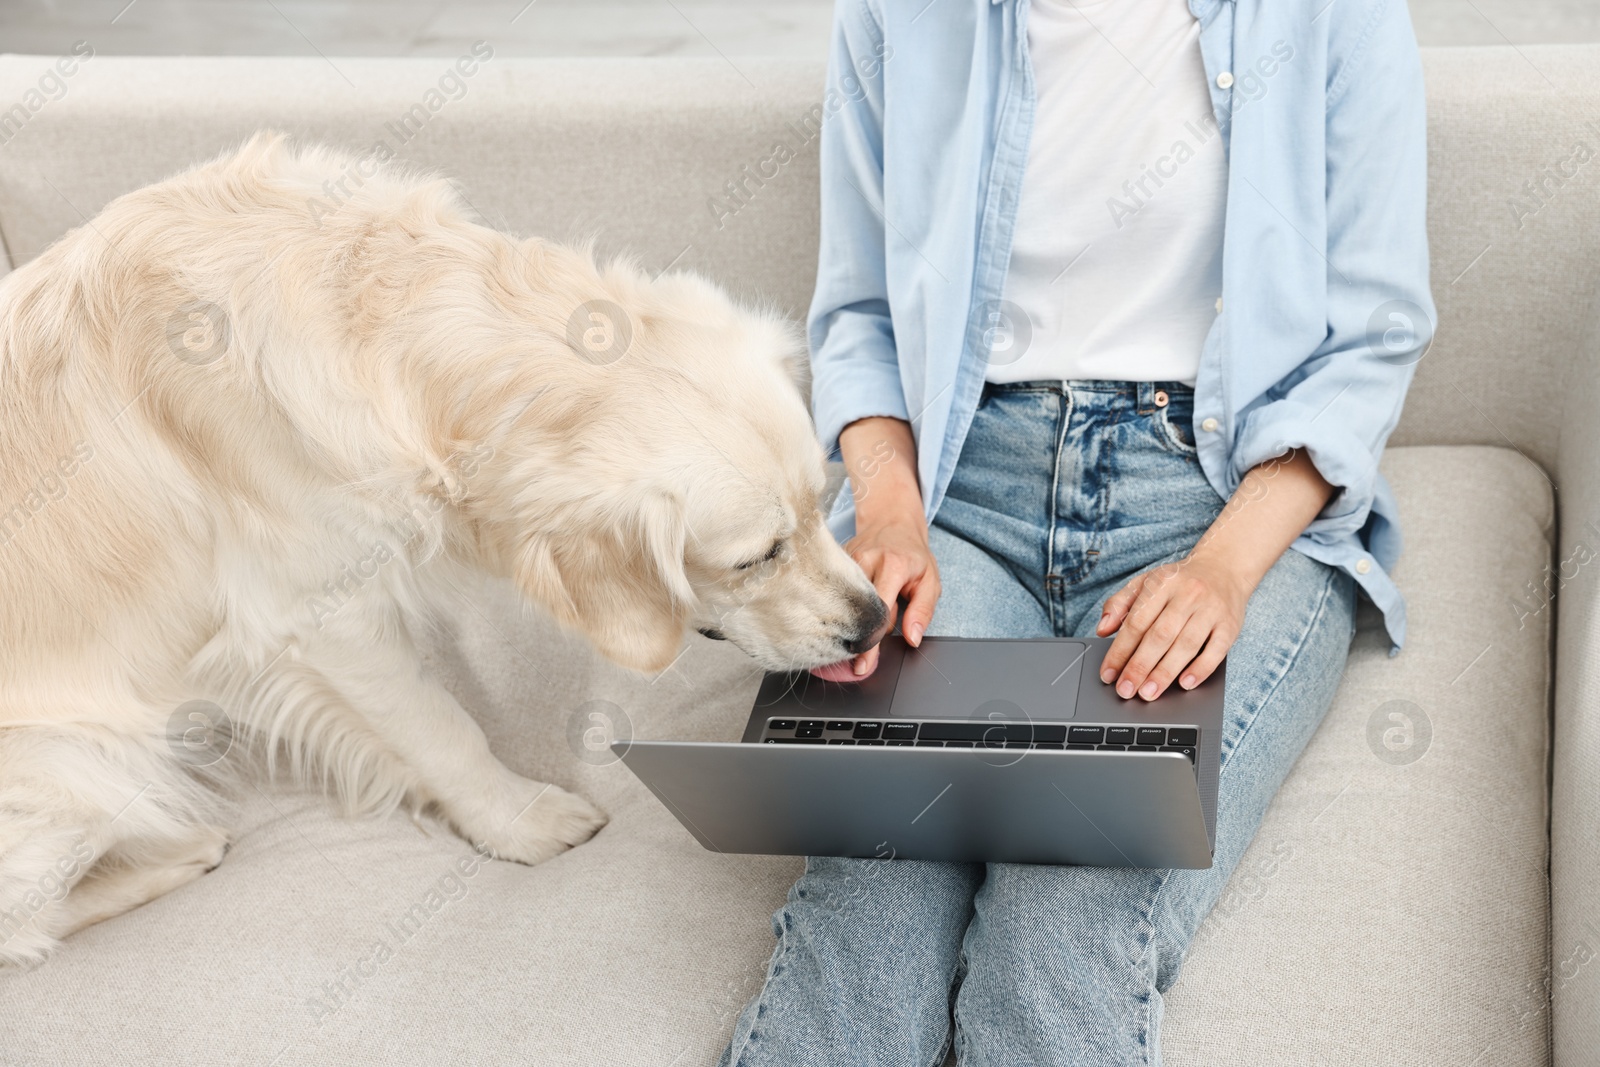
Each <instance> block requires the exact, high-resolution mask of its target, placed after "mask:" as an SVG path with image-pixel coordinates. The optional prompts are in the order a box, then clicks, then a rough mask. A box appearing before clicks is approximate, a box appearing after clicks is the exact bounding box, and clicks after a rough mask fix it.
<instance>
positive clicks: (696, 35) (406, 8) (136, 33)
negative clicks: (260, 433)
mask: <svg viewBox="0 0 1600 1067" xmlns="http://www.w3.org/2000/svg"><path fill="white" fill-rule="evenodd" d="M933 2H934V3H939V2H945V3H948V2H951V0H933ZM1332 2H1338V0H1332ZM1410 3H1411V17H1412V21H1413V22H1414V23H1415V25H1416V29H1417V36H1418V38H1419V39H1420V40H1421V42H1422V43H1423V44H1425V45H1492V44H1513V45H1520V44H1535V43H1541V42H1579V41H1600V0H1410ZM832 9H833V3H832V0H721V2H706V0H491V2H485V3H468V2H442V3H441V2H439V0H132V2H131V3H130V2H129V0H0V51H5V52H39V53H59V52H62V51H64V50H66V49H67V48H68V47H70V45H71V44H72V43H73V42H74V41H78V40H86V41H88V42H89V43H90V44H92V45H93V46H94V48H95V50H96V51H97V52H99V53H100V54H102V55H140V54H145V55H314V54H317V53H321V54H323V55H330V56H433V55H436V56H454V55H455V54H456V53H457V52H459V51H460V49H461V46H462V44H463V43H470V42H472V41H475V40H479V39H482V40H486V41H489V42H490V43H491V44H493V46H494V49H495V54H496V55H502V56H517V55H520V56H715V55H718V54H721V55H726V56H787V57H791V58H816V59H821V58H822V57H823V56H824V55H825V54H826V49H827V41H828V24H829V19H830V16H831V14H832Z"/></svg>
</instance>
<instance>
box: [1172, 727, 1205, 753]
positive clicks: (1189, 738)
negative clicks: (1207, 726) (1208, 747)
mask: <svg viewBox="0 0 1600 1067" xmlns="http://www.w3.org/2000/svg"><path fill="white" fill-rule="evenodd" d="M1199 740H1200V731H1199V730H1195V729H1191V728H1189V727H1184V726H1174V727H1173V728H1172V729H1170V730H1168V731H1167V744H1169V745H1177V746H1178V747H1180V748H1192V747H1194V745H1195V744H1196V743H1198V742H1199Z"/></svg>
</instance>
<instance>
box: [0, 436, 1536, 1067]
mask: <svg viewBox="0 0 1600 1067" xmlns="http://www.w3.org/2000/svg"><path fill="white" fill-rule="evenodd" d="M1384 468H1385V470H1386V472H1387V473H1388V474H1389V476H1390V478H1391V479H1392V480H1393V482H1394V485H1395V487H1396V490H1397V492H1398V494H1399V497H1400V501H1401V506H1402V510H1403V514H1404V521H1405V523H1406V531H1407V542H1408V544H1407V552H1406V555H1405V557H1404V559H1403V561H1402V562H1401V564H1400V567H1399V569H1398V571H1397V573H1396V577H1397V579H1398V580H1399V582H1400V584H1401V586H1402V588H1403V589H1404V590H1405V592H1406V595H1407V598H1408V601H1409V604H1410V610H1411V628H1410V637H1409V644H1408V645H1407V647H1406V649H1405V651H1404V652H1403V653H1402V654H1401V655H1400V656H1398V657H1396V658H1393V659H1391V658H1390V657H1389V656H1388V655H1387V649H1386V642H1385V640H1384V638H1383V633H1382V629H1381V626H1380V625H1379V623H1378V620H1377V619H1376V617H1375V616H1374V615H1373V614H1371V613H1370V612H1368V613H1366V614H1365V615H1364V617H1363V618H1362V620H1361V628H1360V630H1359V633H1358V636H1357V638H1356V642H1355V647H1354V648H1353V650H1352V654H1351V660H1350V667H1349V670H1348V672H1347V674H1346V676H1345V680H1344V682H1343V685H1342V686H1341V689H1340V692H1339V696H1338V698H1337V702H1336V704H1335V707H1334V708H1333V710H1332V712H1331V713H1330V714H1329V716H1328V718H1327V720H1326V722H1325V723H1324V725H1323V727H1322V729H1321V730H1320V731H1319V732H1318V734H1317V735H1316V737H1315V739H1314V740H1313V741H1312V743H1311V746H1310V748H1309V749H1308V750H1307V752H1306V753H1305V755H1304V757H1303V758H1302V759H1301V760H1300V762H1299V764H1298V765H1297V767H1296V768H1295V770H1294V772H1293V773H1292V775H1291V776H1290V778H1289V781H1288V783H1287V785H1286V786H1285V787H1284V789H1283V791H1282V792H1281V794H1280V795H1279V796H1278V798H1277V800H1276V801H1275V803H1274V804H1273V806H1272V810H1271V812H1270V814H1269V816H1268V818H1267V821H1266V823H1265V825H1264V827H1263V829H1262V832H1261V835H1260V837H1259V838H1258V839H1257V841H1256V843H1255V844H1254V845H1253V846H1252V848H1251V850H1250V852H1249V853H1248V854H1247V856H1246V858H1245V860H1244V863H1243V865H1242V867H1241V868H1240V870H1239V872H1238V873H1237V874H1236V876H1235V877H1234V879H1233V882H1232V883H1231V885H1230V887H1229V890H1228V893H1227V895H1226V896H1225V897H1224V899H1223V901H1222V903H1221V905H1220V906H1219V908H1218V910H1217V912H1216V913H1214V914H1213V915H1212V917H1211V918H1210V919H1209V920H1208V921H1207V923H1206V925H1205V927H1204V928H1203V929H1202V932H1201V935H1200V938H1199V940H1198V942H1197V946H1196V948H1195V950H1194V952H1193V954H1192V956H1191V958H1190V960H1189V962H1188V965H1187V967H1186V969H1185V971H1184V973H1183V976H1182V978H1181V979H1180V981H1179V983H1178V986H1177V987H1176V988H1175V989H1174V990H1173V992H1172V993H1171V995H1170V997H1169V1003H1168V1008H1167V1025H1166V1059H1167V1062H1168V1063H1171V1064H1177V1065H1180V1067H1181V1065H1184V1064H1207V1063H1219V1062H1235V1063H1273V1064H1284V1065H1295V1064H1307V1065H1310V1064H1326V1063H1331V1062H1362V1063H1368V1064H1397V1065H1398V1064H1405V1065H1407V1067H1416V1065H1420V1064H1433V1063H1437V1064H1441V1065H1442V1064H1449V1065H1451V1067H1461V1065H1463V1064H1468V1063H1472V1062H1475V1061H1476V1062H1483V1063H1519V1064H1531V1063H1543V1062H1546V1061H1547V1058H1548V1056H1547V1037H1546V1033H1547V1029H1546V1023H1547V1019H1546V1016H1545V1012H1546V1010H1547V1006H1546V1003H1545V1001H1544V999H1543V997H1542V994H1541V993H1540V989H1541V988H1542V987H1541V986H1540V985H1539V979H1540V976H1541V975H1542V973H1543V967H1544V963H1545V959H1546V951H1547V945H1548V942H1547V904H1546V878H1545V866H1546V855H1547V852H1546V844H1545V841H1546V839H1545V795H1546V794H1545V785H1544V783H1545V747H1546V691H1547V686H1548V679H1547V672H1548V667H1549V659H1548V638H1549V630H1548V622H1549V618H1550V611H1549V610H1548V606H1547V605H1542V604H1541V602H1540V601H1539V600H1538V599H1537V598H1535V597H1532V596H1530V595H1529V594H1528V591H1527V589H1526V588H1525V583H1527V582H1529V581H1530V580H1534V581H1535V584H1537V579H1539V578H1540V576H1542V575H1543V574H1544V568H1545V567H1546V565H1547V564H1548V562H1549V560H1550V536H1551V529H1550V526H1551V517H1552V504H1551V496H1550V490H1549V486H1548V484H1547V483H1546V481H1545V480H1544V478H1543V476H1542V475H1541V474H1540V473H1539V471H1538V469H1537V468H1535V467H1534V466H1533V465H1532V464H1531V463H1529V462H1528V461H1527V460H1525V459H1523V458H1521V457H1520V456H1518V455H1517V454H1516V453H1514V452H1512V451H1510V450H1506V449H1495V448H1486V447H1429V448H1400V449H1393V450H1391V451H1390V452H1389V454H1388V456H1387V458H1386V459H1385V462H1384ZM474 599H475V606H473V607H472V608H470V609H469V610H466V611H465V612H464V613H463V614H462V616H461V618H459V619H458V620H457V623H456V631H455V632H454V634H452V635H447V636H446V637H445V638H444V639H443V640H441V641H440V642H439V644H438V647H437V648H436V649H435V651H434V653H433V656H432V660H433V665H434V667H435V669H436V670H437V671H438V672H439V673H440V674H441V675H442V676H443V677H444V678H445V679H446V680H447V682H448V684H449V685H450V686H451V688H452V690H453V691H454V692H456V693H457V694H458V696H459V697H460V698H461V700H462V701H463V703H464V704H466V705H467V706H468V707H470V708H472V709H473V710H474V711H475V712H476V713H477V714H478V715H479V717H480V719H481V721H482V722H483V725H484V728H485V730H486V731H487V732H488V734H489V737H490V741H491V743H492V744H493V746H494V748H495V749H496V751H497V752H498V753H499V754H500V755H501V756H502V758H504V759H505V760H506V761H507V763H509V764H510V765H511V766H513V767H514V768H516V769H517V770H519V771H522V772H523V773H527V774H530V775H534V776H537V777H541V778H544V779H546V780H552V781H555V782H557V783H559V784H561V785H563V786H566V787H568V788H573V789H577V790H578V791H580V792H582V793H583V794H585V795H587V796H589V797H591V798H593V799H594V800H596V801H597V802H598V803H600V804H601V805H602V806H603V807H605V809H606V810H607V811H609V812H610V814H611V817H612V821H611V824H610V825H609V826H608V827H607V828H606V829H605V830H603V831H602V832H601V833H600V834H599V835H598V836H597V837H596V838H595V839H594V840H593V841H591V842H590V843H589V844H586V845H584V846H582V847H581V848H579V849H577V850H575V851H572V852H570V853H566V854H564V855H562V856H560V857H558V858H556V859H554V860H552V861H550V862H549V863H546V864H544V865H542V866H539V867H532V868H529V867H522V866H518V865H515V864H510V863H498V862H485V863H478V862H476V861H475V858H474V856H473V853H472V852H471V850H470V849H469V848H468V847H467V845H466V844H465V843H463V842H462V841H460V840H459V839H458V838H456V837H454V836H453V835H451V834H450V833H449V832H448V831H446V830H443V829H441V828H439V827H438V826H436V825H432V824H428V823H423V824H413V823H412V822H411V821H409V820H408V819H407V818H405V817H404V816H395V817H393V818H389V819H386V820H359V821H352V820H346V819H342V818H339V817H337V816H336V815H334V814H333V813H332V812H331V811H330V810H329V808H328V806H327V805H326V804H325V803H324V802H323V801H322V800H321V799H320V798H317V797H313V796H308V795H305V794H293V793H280V792H277V791H273V790H271V789H268V790H267V791H264V792H263V791H258V790H256V789H255V788H254V787H250V788H247V789H246V790H245V792H246V796H245V797H244V799H243V801H242V808H243V813H242V814H243V818H242V826H243V827H244V829H243V830H242V831H241V833H240V835H239V837H238V841H237V844H236V845H235V846H234V848H233V851H232V852H231V853H230V854H229V856H228V857H227V860H226V861H225V862H224V863H223V865H222V866H221V867H220V868H218V869H217V870H216V871H214V872H212V873H211V874H209V875H207V876H206V877H204V878H202V879H201V880H200V881H198V882H196V883H193V884H191V885H189V886H186V887H185V888H183V889H180V890H178V891H176V892H174V893H172V894H170V895H168V896H166V897H163V898H161V899H159V900H157V901H155V902H153V903H151V904H149V905H147V906H145V907H144V908H141V909H139V910H137V911H135V912H133V913H130V914H128V915H126V916H123V917H121V918H118V919H115V920H112V921H110V922H107V923H104V924H101V925H100V926H97V927H92V928H90V929H88V930H86V931H84V932H82V933H80V934H79V935H77V936H75V937H73V938H71V939H69V940H68V941H67V942H66V943H65V945H64V946H63V948H62V949H61V950H60V952H59V953H58V954H57V955H56V956H55V957H54V958H53V959H52V960H50V961H49V962H48V963H47V964H45V965H44V966H43V967H42V968H40V969H38V970H35V971H32V972H27V973H14V972H13V973H6V974H0V1006H3V1007H0V1017H3V1022H4V1025H0V1063H5V1064H44V1063H51V1064H60V1063H68V1064H78V1063H81V1064H102V1063H110V1062H120V1063H129V1062H138V1063H147V1064H163V1063H171V1064H185V1065H187V1064H193V1063H234V1062H243V1063H261V1064H269V1063H270V1064H274V1065H277V1067H292V1065H296V1064H307V1065H322V1064H328V1063H349V1064H358V1063H360V1064H365V1063H371V1064H385V1065H388V1064H396V1063H419V1064H421V1063H426V1064H452V1063H460V1064H482V1063H505V1062H527V1063H535V1064H539V1065H541V1067H546V1065H549V1067H556V1065H568V1064H570V1065H574V1067H591V1065H593V1064H600V1063H604V1064H637V1065H639V1067H672V1065H684V1067H686V1065H689V1064H708V1063H711V1062H714V1059H715V1056H716V1054H717V1052H718V1050H719V1048H720V1046H721V1044H722V1043H723V1042H724V1041H725V1040H726V1036H727V1034H728V1032H729V1030H730V1029H731V1026H732V1022H733V1018H734V1016H735V1015H736V1014H737V1012H738V1010H739V1008H740V1007H741V1006H742V1004H743V1002H744V1000H745V999H746V997H748V996H749V995H750V994H751V992H752V991H753V990H754V988H755V983H756V982H757V981H758V980H759V978H760V976H761V974H762V973H763V970H764V964H765V961H766V958H767V956H768V954H769V952H770V951H771V947H772V937H771V933H770V928H769V925H768V917H769V915H770V913H771V912H772V910H773V909H774V908H776V907H777V906H778V904H779V903H780V902H781V901H782V899H783V895H784V892H785V890H786V889H787V886H788V883H789V882H790V880H791V879H792V878H793V877H794V876H795V875H796V874H797V873H798V871H799V866H800V864H799V861H798V860H794V859H786V858H753V857H737V856H720V855H715V854H712V853H709V852H706V851H703V850H702V849H701V848H700V846H699V845H698V844H696V843H695V842H694V840H693V839H692V838H691V837H690V836H689V835H688V833H686V832H685V831H684V830H683V829H682V828H681V827H680V826H679V825H678V824H677V823H676V822H675V821H674V820H673V819H672V818H671V817H670V816H669V815H668V814H667V812H666V811H665V810H664V809H663V808H662V807H661V806H660V805H659V804H658V803H657V802H656V801H655V800H654V799H653V798H652V797H651V796H650V794H649V793H648V792H647V791H646V790H645V789H644V788H643V787H642V786H640V785H639V783H638V782H637V781H636V780H635V779H634V778H633V777H632V775H631V774H630V773H629V772H628V770H627V769H626V768H625V767H623V766H622V765H621V764H618V763H615V762H612V761H611V760H610V758H609V753H608V752H606V750H604V749H603V748H601V747H598V742H599V740H600V734H601V733H605V732H607V730H610V732H613V733H617V734H620V735H622V736H630V735H631V736H635V737H674V738H703V739H730V738H733V737H735V736H737V733H738V730H739V729H740V727H741V726H742V723H743V720H744V715H745V713H746V710H747V709H748V707H749V701H750V699H751V697H752V696H753V694H754V691H755V687H756V685H757V680H758V677H759V671H758V670H757V669H756V668H754V667H753V666H752V665H751V664H750V663H749V661H747V660H746V659H744V658H743V656H742V655H741V654H740V653H738V652H737V651H736V650H733V649H731V648H729V647H728V646H727V645H722V644H716V643H712V642H707V641H702V640H701V639H699V638H695V639H693V641H692V643H691V645H690V647H689V649H688V651H687V652H686V654H685V655H684V656H683V657H682V658H681V659H680V660H679V661H678V662H677V663H676V664H675V665H674V666H673V667H671V668H670V669H668V670H667V671H665V672H663V673H662V674H661V675H659V676H657V677H655V678H647V677H641V676H637V675H630V674H627V673H625V672H622V671H620V670H617V669H615V668H611V667H609V666H607V665H605V664H603V663H601V662H600V661H598V660H597V659H596V658H595V656H594V655H593V654H592V653H591V652H590V651H589V650H588V648H587V647H586V646H585V645H584V644H583V643H582V641H581V640H579V639H577V638H575V637H572V636H570V635H567V634H564V633H561V632H559V631H557V630H555V629H553V628H552V627H551V626H550V625H549V624H547V623H545V622H543V621H542V620H540V619H539V618H536V617H532V616H529V615H528V614H527V613H526V612H524V611H523V610H522V609H520V607H519V605H518V604H517V602H516V601H515V600H514V599H512V597H511V596H510V594H509V593H508V591H507V590H506V589H504V588H503V587H498V586H493V587H485V588H483V589H481V590H476V591H474ZM1541 608H1542V610H1541ZM596 716H598V718H597V717H596ZM1393 716H1403V717H1402V718H1394V717H1393ZM589 730H595V731H598V732H599V733H595V734H590V735H588V737H587V738H586V737H585V733H586V731H589ZM1480 1055H1482V1059H1481V1060H1479V1059H1478V1057H1479V1056H1480Z"/></svg>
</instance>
